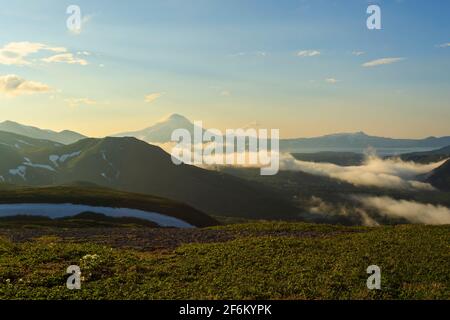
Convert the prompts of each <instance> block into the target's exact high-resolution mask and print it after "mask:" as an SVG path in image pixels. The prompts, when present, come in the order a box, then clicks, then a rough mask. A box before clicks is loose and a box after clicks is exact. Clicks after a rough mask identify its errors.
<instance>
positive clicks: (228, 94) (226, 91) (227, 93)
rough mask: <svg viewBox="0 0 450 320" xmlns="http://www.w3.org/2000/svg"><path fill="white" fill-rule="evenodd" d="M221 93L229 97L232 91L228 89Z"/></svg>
mask: <svg viewBox="0 0 450 320" xmlns="http://www.w3.org/2000/svg"><path fill="white" fill-rule="evenodd" d="M220 95H221V96H222V97H228V96H230V95H231V92H230V91H228V90H222V91H221V92H220Z"/></svg>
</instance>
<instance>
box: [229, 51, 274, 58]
mask: <svg viewBox="0 0 450 320" xmlns="http://www.w3.org/2000/svg"><path fill="white" fill-rule="evenodd" d="M268 55H269V53H267V52H266V51H253V52H237V53H233V54H230V56H231V57H244V56H257V57H267V56H268Z"/></svg>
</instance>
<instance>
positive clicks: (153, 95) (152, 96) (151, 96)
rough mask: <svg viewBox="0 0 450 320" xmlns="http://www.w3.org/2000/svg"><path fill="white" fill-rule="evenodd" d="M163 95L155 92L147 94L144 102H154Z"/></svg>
mask: <svg viewBox="0 0 450 320" xmlns="http://www.w3.org/2000/svg"><path fill="white" fill-rule="evenodd" d="M163 94H164V93H163V92H155V93H151V94H148V95H146V96H145V102H147V103H152V102H155V101H156V100H158V99H159V98H161V96H162V95H163Z"/></svg>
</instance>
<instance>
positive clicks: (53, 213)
mask: <svg viewBox="0 0 450 320" xmlns="http://www.w3.org/2000/svg"><path fill="white" fill-rule="evenodd" d="M83 212H93V213H100V214H104V215H106V216H109V217H115V218H118V217H133V218H139V219H143V220H148V221H152V222H154V223H156V224H158V225H159V226H161V227H175V228H194V226H193V225H191V224H189V223H187V222H185V221H183V220H180V219H177V218H174V217H170V216H167V215H164V214H160V213H156V212H149V211H143V210H138V209H129V208H111V207H96V206H89V205H82V204H71V203H65V204H50V203H18V204H0V217H11V216H17V215H27V216H44V217H49V218H52V219H55V218H64V217H71V216H75V215H77V214H80V213H83Z"/></svg>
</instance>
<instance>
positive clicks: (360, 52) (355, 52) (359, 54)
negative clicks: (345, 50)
mask: <svg viewBox="0 0 450 320" xmlns="http://www.w3.org/2000/svg"><path fill="white" fill-rule="evenodd" d="M363 54H366V53H365V52H364V51H353V52H352V55H354V56H362V55H363Z"/></svg>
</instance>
